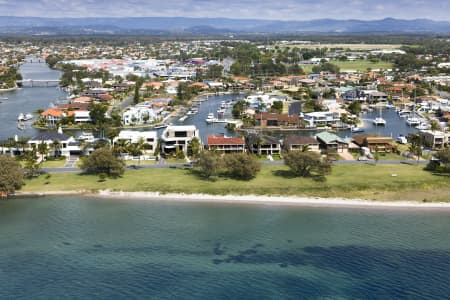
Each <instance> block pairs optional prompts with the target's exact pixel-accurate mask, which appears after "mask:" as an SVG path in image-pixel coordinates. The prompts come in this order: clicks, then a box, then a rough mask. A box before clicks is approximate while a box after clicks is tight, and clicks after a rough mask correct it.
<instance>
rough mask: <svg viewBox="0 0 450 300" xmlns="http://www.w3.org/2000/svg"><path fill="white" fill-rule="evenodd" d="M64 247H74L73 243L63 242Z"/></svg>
mask: <svg viewBox="0 0 450 300" xmlns="http://www.w3.org/2000/svg"><path fill="white" fill-rule="evenodd" d="M63 245H66V246H70V245H72V243H69V242H63Z"/></svg>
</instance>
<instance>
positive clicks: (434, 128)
mask: <svg viewBox="0 0 450 300" xmlns="http://www.w3.org/2000/svg"><path fill="white" fill-rule="evenodd" d="M430 125H431V127H430V129H431V131H433V132H435V131H437V130H439V129H441V125H439V122H438V121H436V120H432V121H431V123H430Z"/></svg>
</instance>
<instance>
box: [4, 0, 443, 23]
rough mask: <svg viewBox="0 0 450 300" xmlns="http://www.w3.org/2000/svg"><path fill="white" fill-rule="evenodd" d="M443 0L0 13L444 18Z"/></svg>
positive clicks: (10, 9)
mask: <svg viewBox="0 0 450 300" xmlns="http://www.w3.org/2000/svg"><path fill="white" fill-rule="evenodd" d="M448 11H450V1H448V0H433V1H423V0H410V1H409V0H397V1H395V0H378V1H371V0H370V1H368V0H347V1H346V0H284V1H273V0H170V1H160V0H158V1H155V0H128V1H126V0H20V1H17V0H0V14H1V15H10V16H40V17H147V16H158V17H170V16H174V17H175V16H176V17H202V18H204V17H227V18H257V19H277V20H310V19H320V18H332V19H366V20H373V19H381V18H386V17H394V18H402V19H414V18H428V19H435V20H447V21H448V20H449V16H448Z"/></svg>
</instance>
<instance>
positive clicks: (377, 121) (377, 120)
mask: <svg viewBox="0 0 450 300" xmlns="http://www.w3.org/2000/svg"><path fill="white" fill-rule="evenodd" d="M373 125H375V126H385V125H386V120H385V119H383V118H382V117H381V108H380V115H379V116H378V117H376V118H375V119H374V120H373Z"/></svg>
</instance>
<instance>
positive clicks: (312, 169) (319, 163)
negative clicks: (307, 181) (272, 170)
mask: <svg viewBox="0 0 450 300" xmlns="http://www.w3.org/2000/svg"><path fill="white" fill-rule="evenodd" d="M283 157H284V163H285V164H286V165H287V166H288V167H289V168H290V169H291V171H292V172H293V173H294V174H295V175H297V176H300V177H312V176H317V177H319V178H324V176H325V175H327V174H329V173H330V172H331V164H330V163H329V162H328V161H327V160H323V159H322V157H321V156H320V154H319V153H317V152H311V151H307V152H300V151H291V152H288V153H286V154H285V155H283Z"/></svg>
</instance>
